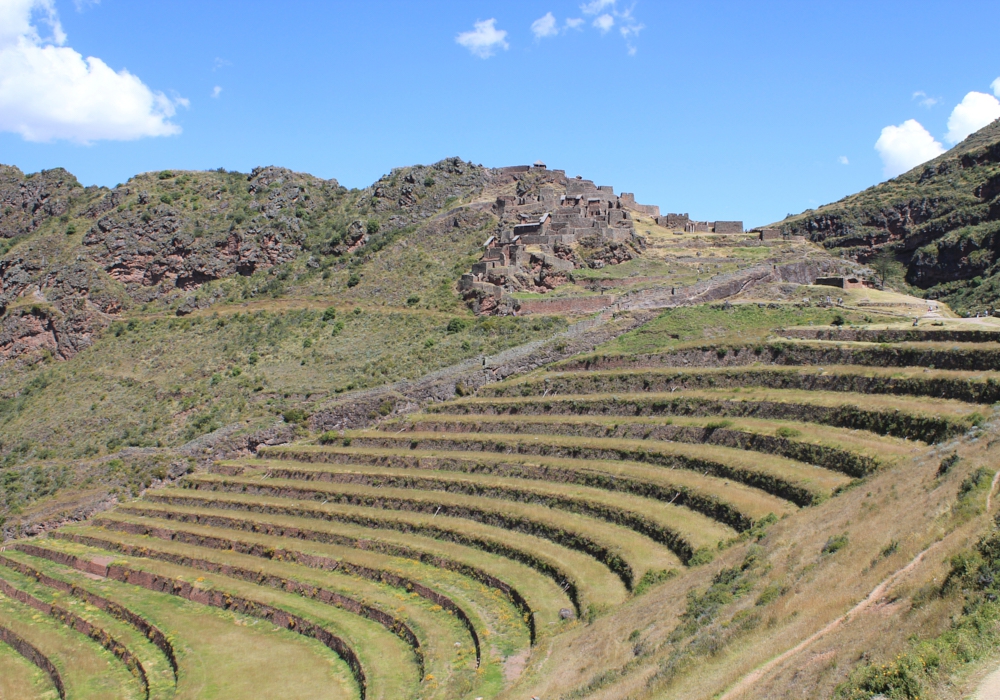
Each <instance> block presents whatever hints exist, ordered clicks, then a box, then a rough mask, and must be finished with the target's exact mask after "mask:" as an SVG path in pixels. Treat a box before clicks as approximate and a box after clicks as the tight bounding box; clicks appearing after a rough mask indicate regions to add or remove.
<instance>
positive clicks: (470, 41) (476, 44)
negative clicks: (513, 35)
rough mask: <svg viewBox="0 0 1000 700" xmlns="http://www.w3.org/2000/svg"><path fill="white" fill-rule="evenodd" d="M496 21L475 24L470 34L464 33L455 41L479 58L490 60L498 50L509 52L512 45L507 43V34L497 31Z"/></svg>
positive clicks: (488, 20) (483, 21)
mask: <svg viewBox="0 0 1000 700" xmlns="http://www.w3.org/2000/svg"><path fill="white" fill-rule="evenodd" d="M496 23H497V21H496V20H495V19H492V18H491V19H487V20H482V21H480V22H476V23H474V24H473V25H472V26H473V29H472V31H470V32H462V33H461V34H459V35H458V36H457V37H455V41H456V42H457V43H459V44H460V45H462V46H464V47H465V48H467V49H468V50H469V52H470V53H472V55H473V56H478V57H479V58H489V57H490V56H492V55H493V54H495V53H496V51H497V49H504V50H507V49H508V48H510V44H508V43H507V32H505V31H504V30H503V29H497V27H496Z"/></svg>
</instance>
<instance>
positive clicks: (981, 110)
mask: <svg viewBox="0 0 1000 700" xmlns="http://www.w3.org/2000/svg"><path fill="white" fill-rule="evenodd" d="M996 119H1000V102H998V101H997V98H995V97H993V95H987V94H986V93H985V92H970V93H969V94H968V95H966V96H965V97H964V98H963V99H962V101H961V102H959V103H958V104H957V105H955V109H953V110H952V111H951V116H950V117H948V133H947V134H945V136H944V138H945V140H946V141H948V143H958V142H959V141H961V140H962V139H964V138H965V137H966V136H968V135H969V134H971V133H973V132H975V131H979V130H980V129H982V128H983V127H984V126H986V125H987V124H989V123H990V122H992V121H995V120H996Z"/></svg>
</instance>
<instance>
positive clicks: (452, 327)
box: [447, 318, 466, 333]
mask: <svg viewBox="0 0 1000 700" xmlns="http://www.w3.org/2000/svg"><path fill="white" fill-rule="evenodd" d="M465 327H466V322H465V319H461V318H453V319H451V320H450V321H448V329H447V330H448V332H449V333H461V332H462V331H464V330H465Z"/></svg>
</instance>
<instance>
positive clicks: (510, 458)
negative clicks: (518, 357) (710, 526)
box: [216, 445, 796, 531]
mask: <svg viewBox="0 0 1000 700" xmlns="http://www.w3.org/2000/svg"><path fill="white" fill-rule="evenodd" d="M262 454H263V455H264V456H265V457H267V458H270V459H279V460H283V461H292V462H295V463H296V464H291V465H290V464H287V462H286V463H281V462H277V463H273V462H270V461H268V462H266V463H262V462H259V461H257V460H254V461H252V462H221V463H218V464H217V466H216V468H217V469H219V470H222V471H223V472H225V473H229V474H237V473H245V472H247V471H248V470H260V469H263V470H264V472H265V473H268V472H269V473H271V474H272V475H273V476H280V475H285V476H291V475H292V474H294V473H301V474H302V478H324V475H316V474H307V473H306V472H304V471H303V470H302V469H301V466H302V465H303V464H337V465H341V470H342V471H344V472H345V475H344V476H343V477H336V478H342V479H344V480H350V479H351V478H352V477H351V476H350V474H351V473H352V472H355V473H356V472H359V471H362V470H367V472H369V473H371V474H373V475H375V476H380V475H389V474H392V475H397V474H398V475H402V476H405V475H407V474H409V475H412V474H413V473H414V472H417V470H419V472H417V473H425V472H430V473H438V472H460V473H463V474H486V475H492V476H496V477H506V478H512V479H519V480H522V483H523V482H525V481H527V482H528V483H530V482H531V481H541V482H551V483H564V484H576V485H579V486H587V487H590V488H595V489H602V490H606V491H612V492H621V493H629V494H634V495H636V496H641V497H643V498H651V499H655V500H657V501H662V502H664V503H669V504H672V505H675V506H683V507H685V508H688V509H690V510H694V511H697V512H699V513H701V514H703V515H705V516H707V517H709V518H712V519H713V520H717V521H718V522H721V523H724V524H725V525H727V526H728V527H731V528H733V529H734V530H739V531H743V530H746V529H747V528H749V527H751V526H752V525H753V523H754V522H755V521H757V520H759V519H761V518H764V517H766V516H767V515H769V514H772V513H773V514H775V515H779V516H780V515H784V514H785V513H791V512H793V511H795V510H796V508H795V507H794V506H793V505H792V504H791V503H790V502H789V501H787V500H785V499H782V498H778V497H777V496H772V495H771V494H768V493H765V492H763V491H761V490H760V489H755V488H751V487H749V486H746V485H744V484H741V483H738V482H728V481H724V480H723V479H720V478H717V477H714V476H705V475H704V474H701V473H695V472H692V471H689V470H676V469H664V468H662V467H659V466H655V465H649V464H643V463H639V462H627V461H615V460H582V459H567V458H560V457H539V456H531V455H529V456H521V455H515V454H498V453H495V452H487V453H483V452H455V451H439V452H431V451H426V450H414V451H407V452H400V451H399V450H383V449H378V448H373V449H364V448H363V449H357V448H354V447H353V446H352V447H351V448H337V447H326V446H324V447H319V446H315V445H301V446H287V447H278V448H274V449H269V450H267V451H266V452H263V453H262ZM389 470H392V471H389ZM334 474H335V473H334V472H332V471H331V476H330V477H326V478H335V477H334ZM297 478H298V477H297ZM512 483H514V484H518V482H516V481H515V482H512Z"/></svg>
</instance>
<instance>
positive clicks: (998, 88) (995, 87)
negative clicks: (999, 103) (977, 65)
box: [990, 78, 1000, 97]
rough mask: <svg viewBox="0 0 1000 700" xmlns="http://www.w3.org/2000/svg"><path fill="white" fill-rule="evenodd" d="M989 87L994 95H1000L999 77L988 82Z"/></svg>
mask: <svg viewBox="0 0 1000 700" xmlns="http://www.w3.org/2000/svg"><path fill="white" fill-rule="evenodd" d="M990 87H991V88H993V94H994V95H996V96H997V97H1000V78H997V79H996V80H994V81H993V82H992V83H990Z"/></svg>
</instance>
